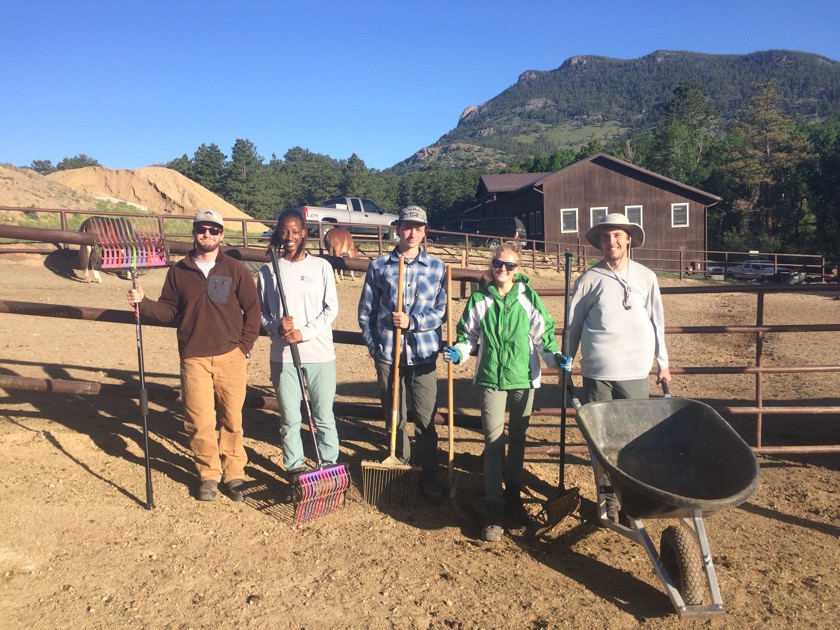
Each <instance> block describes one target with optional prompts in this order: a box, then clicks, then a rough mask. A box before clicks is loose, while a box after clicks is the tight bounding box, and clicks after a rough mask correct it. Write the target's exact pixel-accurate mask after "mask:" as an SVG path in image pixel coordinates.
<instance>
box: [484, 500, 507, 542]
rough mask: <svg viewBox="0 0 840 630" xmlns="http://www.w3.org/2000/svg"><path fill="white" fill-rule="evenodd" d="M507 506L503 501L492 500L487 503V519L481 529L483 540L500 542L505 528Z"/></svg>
mask: <svg viewBox="0 0 840 630" xmlns="http://www.w3.org/2000/svg"><path fill="white" fill-rule="evenodd" d="M504 519H505V506H504V504H503V503H496V502H495V501H490V502H488V503H487V521H486V522H485V524H484V529H482V530H481V540H484V541H487V542H499V541H500V540H501V539H502V534H504V533H505V530H504V526H503V525H504Z"/></svg>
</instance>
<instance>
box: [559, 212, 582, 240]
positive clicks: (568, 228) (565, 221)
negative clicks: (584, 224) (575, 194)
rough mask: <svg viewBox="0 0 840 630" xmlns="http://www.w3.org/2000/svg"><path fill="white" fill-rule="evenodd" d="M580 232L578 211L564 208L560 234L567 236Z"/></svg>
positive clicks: (561, 213) (561, 216) (561, 214)
mask: <svg viewBox="0 0 840 630" xmlns="http://www.w3.org/2000/svg"><path fill="white" fill-rule="evenodd" d="M577 231H578V209H577V208H564V209H562V210H560V232H562V233H564V234H566V233H568V232H577Z"/></svg>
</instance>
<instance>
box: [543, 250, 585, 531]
mask: <svg viewBox="0 0 840 630" xmlns="http://www.w3.org/2000/svg"><path fill="white" fill-rule="evenodd" d="M571 261H572V254H571V253H570V252H566V294H565V298H564V308H563V311H564V315H563V341H562V343H561V345H562V347H561V350H562V352H563V354H564V355H565V356H569V335H568V329H569V298H570V293H571V290H570V289H571V280H570V278H571V275H570V273H569V268H570V267H571ZM560 374H561V382H562V385H563V394H562V407H561V410H560V481H559V483H558V491H557V493H556V494H555V495H554V496H553V497H550V498H549V499H548V500H546V501H545V503H543V514H544V515H545V518H544V520H543V524H542V525H540V526H538V527H537V529H536V530H535V531H534V533H533V535H534V536H542V535H543V534H546V533H548V532H549V531H551V530H552V529H554V528H555V527H557V526H558V525H559V524H560V523H562V522H563V520H564V519H565V518H566V517H567V516H569V515H570V514H572V513H573V512H574V511H575V510H577V509H578V508H580V489H579V488H570V489H568V490H567V489H566V405H567V404H568V385H569V373H568V372H566V370H563V369H561V370H560Z"/></svg>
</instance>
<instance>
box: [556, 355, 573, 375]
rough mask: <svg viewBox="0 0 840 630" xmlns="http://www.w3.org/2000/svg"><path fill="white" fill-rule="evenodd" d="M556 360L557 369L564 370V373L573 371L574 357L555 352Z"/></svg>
mask: <svg viewBox="0 0 840 630" xmlns="http://www.w3.org/2000/svg"><path fill="white" fill-rule="evenodd" d="M554 360H555V361H556V362H557V367H558V368H560V369H561V370H563V371H564V372H571V371H572V357H567V356H566V355H565V354H560V353H559V352H555V353H554Z"/></svg>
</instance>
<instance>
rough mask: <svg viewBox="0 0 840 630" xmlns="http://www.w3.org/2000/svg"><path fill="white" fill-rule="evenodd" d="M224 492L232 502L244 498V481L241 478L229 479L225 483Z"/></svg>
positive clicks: (238, 501) (237, 501)
mask: <svg viewBox="0 0 840 630" xmlns="http://www.w3.org/2000/svg"><path fill="white" fill-rule="evenodd" d="M225 493H226V494H227V495H228V498H229V499H230V500H231V501H233V502H234V503H240V502H241V501H244V500H245V482H243V481H242V480H241V479H231V480H230V481H228V482H226V483H225Z"/></svg>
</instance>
